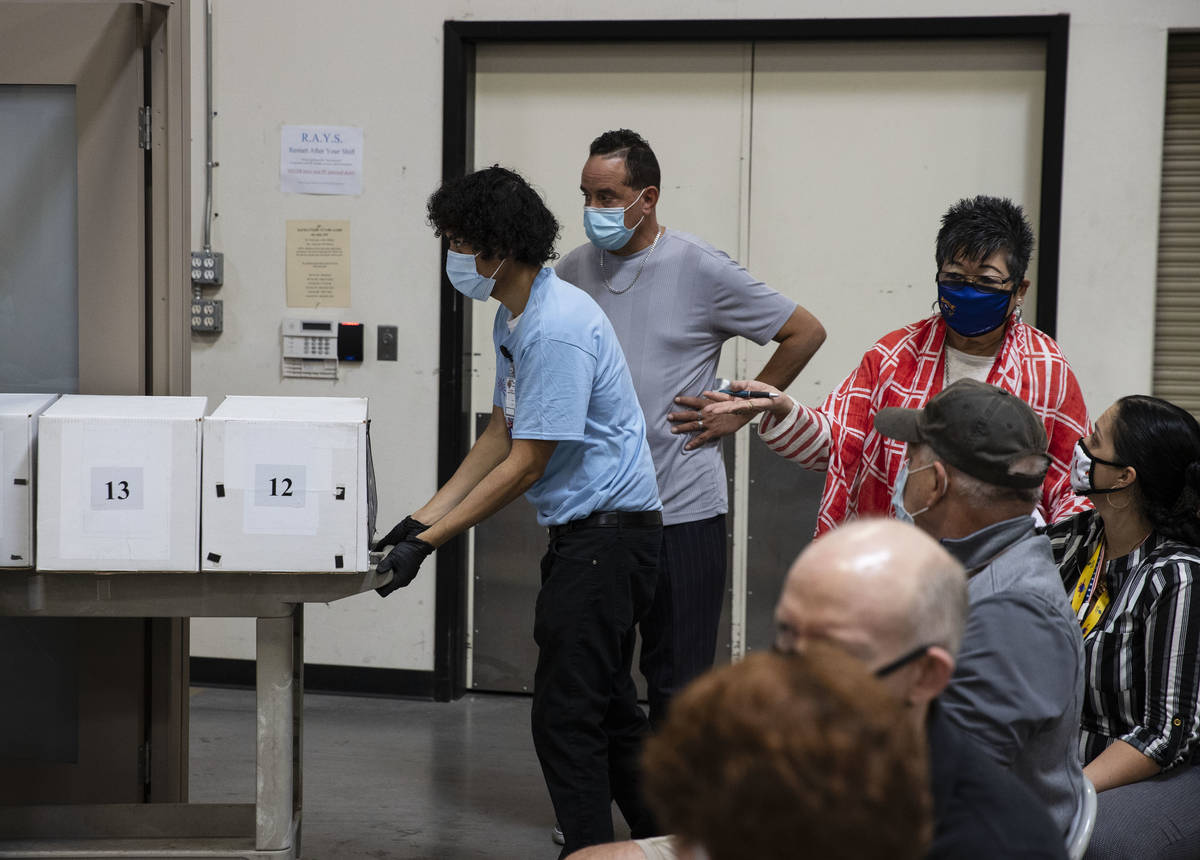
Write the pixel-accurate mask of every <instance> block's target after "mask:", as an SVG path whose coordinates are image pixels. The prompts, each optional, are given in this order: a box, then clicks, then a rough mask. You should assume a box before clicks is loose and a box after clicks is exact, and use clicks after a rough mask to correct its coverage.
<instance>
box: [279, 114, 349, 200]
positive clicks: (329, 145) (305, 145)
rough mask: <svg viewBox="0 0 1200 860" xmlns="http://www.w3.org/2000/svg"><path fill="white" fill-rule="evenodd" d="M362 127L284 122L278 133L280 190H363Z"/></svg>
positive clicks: (327, 191)
mask: <svg viewBox="0 0 1200 860" xmlns="http://www.w3.org/2000/svg"><path fill="white" fill-rule="evenodd" d="M362 144H363V130H362V129H361V128H356V127H354V126H349V125H285V126H283V128H282V129H281V130H280V134H279V190H280V191H290V192H293V193H296V194H362V165H363V159H362Z"/></svg>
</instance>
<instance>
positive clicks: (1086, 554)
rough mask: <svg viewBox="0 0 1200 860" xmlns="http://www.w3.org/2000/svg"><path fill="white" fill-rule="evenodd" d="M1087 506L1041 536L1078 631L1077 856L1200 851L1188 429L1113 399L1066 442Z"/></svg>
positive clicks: (1194, 474)
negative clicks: (1084, 812)
mask: <svg viewBox="0 0 1200 860" xmlns="http://www.w3.org/2000/svg"><path fill="white" fill-rule="evenodd" d="M1071 486H1072V487H1073V488H1074V490H1075V492H1077V493H1079V494H1080V495H1083V496H1087V498H1088V499H1090V500H1091V501H1092V503H1093V504H1094V505H1095V506H1096V508H1095V510H1091V511H1087V512H1086V513H1082V514H1078V515H1076V516H1074V517H1071V518H1070V519H1067V520H1063V521H1062V522H1061V523H1056V524H1054V525H1053V526H1051V527H1050V528H1049V529H1048V530H1047V532H1046V534H1047V536H1048V537H1049V538H1050V545H1051V547H1052V549H1053V552H1054V560H1055V561H1056V562H1058V567H1059V572H1060V573H1061V574H1062V578H1063V584H1064V586H1065V587H1066V589H1067V593H1068V594H1069V595H1070V598H1071V607H1072V609H1074V611H1075V617H1076V618H1077V619H1078V621H1079V624H1080V626H1081V627H1082V628H1083V656H1084V691H1083V714H1082V718H1081V723H1082V725H1081V732H1080V739H1079V754H1080V759H1081V761H1082V762H1083V765H1084V768H1083V772H1084V774H1086V775H1087V776H1088V777H1089V778H1090V779H1091V781H1092V783H1093V784H1095V786H1096V791H1097V792H1099V797H1098V804H1097V812H1096V827H1095V830H1094V832H1093V834H1092V841H1091V844H1090V845H1089V847H1088V853H1087V856H1088V857H1089V858H1103V860H1108V858H1127V857H1138V858H1146V860H1150V858H1184V857H1200V816H1198V815H1197V814H1196V810H1197V806H1198V805H1200V767H1198V766H1197V763H1198V762H1200V660H1198V658H1197V654H1200V591H1198V590H1197V589H1198V588H1200V549H1198V548H1197V547H1198V546H1200V424H1198V423H1197V421H1196V419H1195V418H1194V417H1193V416H1192V415H1191V414H1189V413H1188V412H1187V411H1186V410H1184V409H1181V408H1180V407H1179V406H1176V405H1175V404H1173V403H1170V402H1168V401H1166V400H1162V399H1160V398H1157V397H1147V396H1144V395H1132V396H1129V397H1122V398H1121V399H1120V400H1118V401H1117V402H1116V403H1114V404H1113V405H1112V406H1110V407H1109V408H1108V410H1107V411H1106V412H1105V413H1104V414H1103V415H1101V416H1100V418H1099V420H1097V421H1096V426H1095V428H1094V429H1093V431H1092V433H1091V435H1089V436H1087V437H1085V438H1082V439H1080V440H1079V441H1078V442H1077V443H1076V445H1075V456H1074V459H1073V460H1072V461H1071Z"/></svg>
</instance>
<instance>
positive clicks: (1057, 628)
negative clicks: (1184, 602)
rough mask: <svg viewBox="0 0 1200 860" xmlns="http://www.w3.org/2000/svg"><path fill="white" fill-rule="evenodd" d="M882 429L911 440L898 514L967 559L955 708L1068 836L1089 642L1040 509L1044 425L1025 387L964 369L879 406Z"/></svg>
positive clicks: (1076, 807)
mask: <svg viewBox="0 0 1200 860" xmlns="http://www.w3.org/2000/svg"><path fill="white" fill-rule="evenodd" d="M875 429H876V430H878V431H879V432H880V433H881V434H883V435H884V436H887V437H889V438H892V439H898V440H900V441H902V442H907V443H908V450H907V454H906V463H905V464H904V466H902V467H901V471H900V476H899V478H898V479H897V482H896V490H895V494H894V496H893V498H892V508H893V512H894V513H895V515H896V517H897V518H898V519H901V520H908V521H911V522H915V523H916V525H917V526H919V527H920V528H921V529H923V530H924V531H926V532H927V533H929V534H930V535H932V536H933V537H935V538H937V539H938V540H940V541H941V543H942V545H943V546H944V547H945V548H946V549H947V550H948V551H949V552H950V554H951V555H953V556H954V557H955V558H956V559H958V561H959V562H961V563H962V565H963V566H964V567H965V568H966V569H967V577H968V583H967V595H968V600H969V603H970V614H969V615H968V618H967V628H966V633H965V635H964V637H963V643H962V650H961V651H960V653H959V655H958V663H957V666H956V669H955V672H954V676H953V678H952V679H951V682H950V686H949V687H947V688H946V691H945V692H944V693H943V694H942V696H941V701H942V704H943V707H944V710H945V712H946V716H947V717H949V718H950V719H951V720H952V721H953V722H955V723H956V724H957V725H959V726H960V727H961V728H962V729H964V730H965V731H966V732H967V733H969V734H970V735H971V736H972V737H973V738H974V739H975V740H976V741H977V742H978V743H979V744H980V745H981V746H982V747H983V749H984V750H985V751H986V752H988V753H989V754H990V755H991V756H992V758H994V759H995V760H996V761H997V762H998V763H999V764H1001V765H1004V766H1005V767H1007V768H1010V769H1011V770H1012V771H1013V773H1015V774H1016V775H1017V776H1018V777H1019V778H1020V779H1021V780H1022V781H1023V782H1024V783H1025V784H1026V785H1027V786H1028V787H1029V788H1030V790H1031V791H1033V793H1034V794H1035V795H1037V796H1038V797H1039V798H1041V799H1042V801H1043V802H1044V803H1045V804H1046V807H1047V809H1048V810H1049V811H1050V814H1051V816H1052V817H1053V819H1054V821H1055V823H1056V824H1057V825H1058V827H1059V828H1060V830H1061V832H1062V834H1063V837H1064V838H1066V837H1067V835H1068V834H1069V833H1070V832H1071V829H1072V825H1073V824H1074V822H1075V819H1076V817H1077V816H1078V815H1079V814H1080V809H1081V805H1082V801H1083V795H1084V777H1083V770H1082V767H1081V766H1080V762H1079V712H1080V706H1081V703H1082V697H1083V639H1082V635H1081V634H1080V630H1079V625H1078V624H1077V623H1076V621H1075V619H1074V617H1073V616H1072V614H1071V607H1070V605H1069V603H1068V602H1067V596H1066V593H1065V592H1064V591H1063V587H1062V579H1061V578H1060V577H1059V575H1058V569H1057V567H1056V566H1055V564H1054V559H1053V557H1052V556H1051V553H1050V542H1049V540H1047V538H1046V537H1045V536H1044V535H1041V534H1038V533H1037V532H1036V531H1035V529H1034V520H1033V518H1032V517H1031V514H1032V513H1033V509H1034V505H1035V503H1036V501H1037V498H1038V493H1039V492H1040V487H1041V484H1042V479H1043V478H1044V477H1045V474H1046V469H1047V467H1048V465H1049V457H1048V456H1047V454H1046V431H1045V427H1044V426H1043V424H1042V421H1041V419H1040V418H1038V416H1037V414H1036V413H1035V412H1034V411H1033V409H1032V408H1030V406H1029V405H1028V404H1026V403H1025V402H1024V401H1022V400H1021V399H1020V398H1019V397H1014V396H1013V395H1011V394H1009V393H1008V392H1006V391H1004V390H1002V389H999V388H996V387H995V386H991V385H986V384H984V383H982V382H977V381H975V380H970V379H967V380H961V381H959V382H956V383H955V384H954V385H951V386H950V387H949V388H947V389H945V390H944V391H942V392H941V393H940V394H938V395H936V396H935V397H933V398H932V399H931V400H930V401H929V402H928V403H927V404H926V405H925V407H924V408H922V409H899V408H887V409H882V410H880V411H879V413H878V414H877V415H876V416H875Z"/></svg>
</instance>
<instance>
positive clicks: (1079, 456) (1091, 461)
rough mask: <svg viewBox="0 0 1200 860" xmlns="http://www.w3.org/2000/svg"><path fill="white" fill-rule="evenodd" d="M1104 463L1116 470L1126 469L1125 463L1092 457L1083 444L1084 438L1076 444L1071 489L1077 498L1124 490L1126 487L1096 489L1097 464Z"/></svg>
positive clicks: (1072, 463)
mask: <svg viewBox="0 0 1200 860" xmlns="http://www.w3.org/2000/svg"><path fill="white" fill-rule="evenodd" d="M1097 463H1102V464H1103V465H1105V466H1112V467H1113V468H1115V469H1124V468H1125V464H1124V463H1114V462H1113V461H1112V460H1101V459H1100V458H1099V457H1095V456H1093V455H1092V452H1091V451H1089V450H1088V449H1087V446H1086V445H1084V444H1083V437H1082V436H1081V437H1080V438H1079V441H1078V442H1076V443H1075V450H1074V451H1073V452H1072V453H1071V489H1072V490H1074V491H1075V495H1077V496H1094V495H1103V494H1104V493H1115V492H1117V490H1123V489H1125V488H1124V487H1110V488H1109V489H1107V490H1101V489H1097V487H1096V464H1097Z"/></svg>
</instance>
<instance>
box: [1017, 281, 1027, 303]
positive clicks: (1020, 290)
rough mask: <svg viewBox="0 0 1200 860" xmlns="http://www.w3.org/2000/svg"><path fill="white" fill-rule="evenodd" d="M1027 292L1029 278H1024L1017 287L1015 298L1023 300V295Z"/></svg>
mask: <svg viewBox="0 0 1200 860" xmlns="http://www.w3.org/2000/svg"><path fill="white" fill-rule="evenodd" d="M1028 291H1029V278H1026V279H1025V280H1023V281H1021V283H1020V284H1018V285H1017V298H1018V299H1022V300H1023V299H1024V298H1025V293H1027V292H1028Z"/></svg>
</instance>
